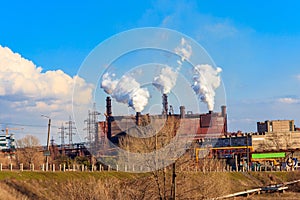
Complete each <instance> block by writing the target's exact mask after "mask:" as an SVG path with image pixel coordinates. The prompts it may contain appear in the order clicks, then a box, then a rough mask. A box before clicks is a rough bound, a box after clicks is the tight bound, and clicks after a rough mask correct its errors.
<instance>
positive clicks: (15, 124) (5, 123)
mask: <svg viewBox="0 0 300 200" xmlns="http://www.w3.org/2000/svg"><path fill="white" fill-rule="evenodd" d="M0 124H2V125H13V126H27V127H39V128H44V127H45V126H43V125H35V124H19V123H10V122H0ZM51 127H55V126H51Z"/></svg>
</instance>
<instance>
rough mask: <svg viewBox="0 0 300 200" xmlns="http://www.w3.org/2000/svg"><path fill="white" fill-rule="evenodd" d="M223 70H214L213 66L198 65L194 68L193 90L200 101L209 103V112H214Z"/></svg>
mask: <svg viewBox="0 0 300 200" xmlns="http://www.w3.org/2000/svg"><path fill="white" fill-rule="evenodd" d="M221 72H222V69H221V68H219V67H218V68H216V69H214V68H213V67H212V66H211V65H208V64H204V65H196V66H195V67H194V77H193V81H194V84H193V85H192V88H193V89H194V91H195V93H196V94H197V95H198V96H199V98H200V100H201V101H203V102H205V103H207V107H208V109H209V110H211V111H213V109H214V105H215V95H216V92H215V90H216V89H217V88H218V87H219V86H220V84H221V78H220V73H221Z"/></svg>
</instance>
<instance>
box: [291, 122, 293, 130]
mask: <svg viewBox="0 0 300 200" xmlns="http://www.w3.org/2000/svg"><path fill="white" fill-rule="evenodd" d="M290 131H293V122H292V121H290Z"/></svg>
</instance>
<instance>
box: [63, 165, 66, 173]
mask: <svg viewBox="0 0 300 200" xmlns="http://www.w3.org/2000/svg"><path fill="white" fill-rule="evenodd" d="M63 171H64V172H65V171H66V164H63Z"/></svg>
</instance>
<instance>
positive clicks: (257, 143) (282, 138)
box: [252, 120, 300, 151]
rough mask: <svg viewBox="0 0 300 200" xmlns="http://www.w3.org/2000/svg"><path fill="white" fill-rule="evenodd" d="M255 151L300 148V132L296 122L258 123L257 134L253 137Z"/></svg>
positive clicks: (274, 121)
mask: <svg viewBox="0 0 300 200" xmlns="http://www.w3.org/2000/svg"><path fill="white" fill-rule="evenodd" d="M252 143H253V148H254V150H255V151H264V150H279V149H283V150H286V149H297V148H300V131H298V129H296V127H295V124H294V120H272V121H269V120H268V121H265V122H257V134H254V135H253V136H252Z"/></svg>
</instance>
